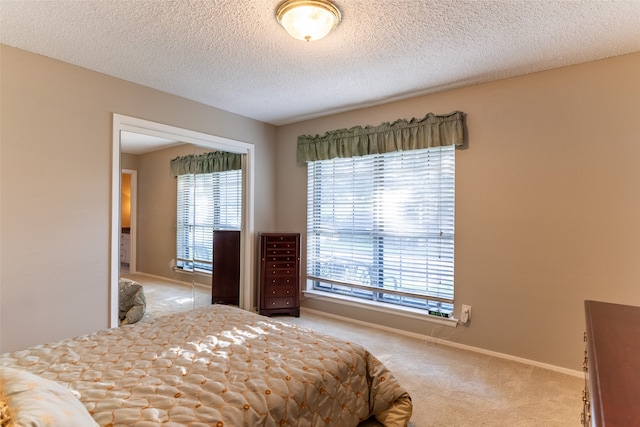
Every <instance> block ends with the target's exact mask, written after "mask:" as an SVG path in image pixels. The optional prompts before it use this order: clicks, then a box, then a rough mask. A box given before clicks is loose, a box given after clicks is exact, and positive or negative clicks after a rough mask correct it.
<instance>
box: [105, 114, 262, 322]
mask: <svg viewBox="0 0 640 427" xmlns="http://www.w3.org/2000/svg"><path fill="white" fill-rule="evenodd" d="M127 132H131V133H136V134H141V135H147V136H151V137H156V138H166V139H172V140H174V141H180V142H182V143H186V144H193V145H194V146H198V147H203V148H206V149H212V150H219V151H227V152H231V153H237V154H241V155H242V187H243V189H242V199H243V200H242V213H241V216H242V226H241V242H240V283H241V286H240V304H239V305H240V308H244V309H246V310H251V309H253V308H254V307H255V305H256V304H255V301H256V295H255V292H256V291H255V286H253V285H254V281H255V279H254V277H255V274H254V264H255V262H254V257H255V255H254V252H255V249H254V248H255V230H254V210H255V208H254V197H255V196H254V188H255V183H254V181H255V178H254V176H255V172H254V170H255V148H254V146H253V144H250V143H246V142H242V141H237V140H232V139H228V138H224V137H220V136H216V135H210V134H204V133H201V132H196V131H192V130H188V129H182V128H177V127H174V126H169V125H165V124H162V123H156V122H150V121H148V120H143V119H137V118H134V117H128V116H123V115H120V114H114V115H113V145H112V183H111V239H110V241H111V247H110V257H109V258H110V268H109V286H110V289H109V326H110V327H117V326H118V299H119V292H118V291H119V286H118V282H119V277H120V238H121V234H122V227H121V197H122V194H121V193H122V186H121V181H122V169H121V168H122V156H121V155H122V153H121V135H122V134H123V133H127ZM136 216H137V215H134V218H135V217H136ZM134 227H136V225H135V224H134ZM136 234H137V233H136ZM134 244H135V243H134ZM132 253H135V247H133V248H132ZM130 261H131V259H130ZM133 261H134V264H132V263H131V262H130V268H134V269H135V257H134V258H133Z"/></svg>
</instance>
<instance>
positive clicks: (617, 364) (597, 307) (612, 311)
mask: <svg viewBox="0 0 640 427" xmlns="http://www.w3.org/2000/svg"><path fill="white" fill-rule="evenodd" d="M585 315H586V325H587V332H586V333H585V340H586V342H587V349H586V352H585V360H584V369H585V372H586V378H587V382H586V385H585V391H584V394H583V401H584V410H583V414H582V423H583V425H588V426H597V427H601V426H606V427H629V426H637V425H640V401H639V400H638V396H640V307H633V306H629V305H621V304H611V303H604V302H597V301H585Z"/></svg>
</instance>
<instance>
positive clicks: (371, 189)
mask: <svg viewBox="0 0 640 427" xmlns="http://www.w3.org/2000/svg"><path fill="white" fill-rule="evenodd" d="M454 196H455V147H454V146H446V147H436V148H428V149H421V150H411V151H396V152H391V153H386V154H381V155H367V156H362V157H350V158H335V159H331V160H321V161H314V162H309V163H308V200H307V208H308V211H307V212H308V218H307V224H308V230H307V248H308V256H307V275H308V279H309V280H311V281H312V283H313V287H314V289H316V290H320V291H326V292H334V293H338V294H346V295H349V296H354V297H361V298H366V299H371V300H375V301H382V302H386V303H394V304H400V305H405V306H411V307H418V308H424V309H430V308H433V307H438V308H440V307H441V306H442V304H443V303H444V304H445V308H452V306H451V305H450V304H451V303H453V285H454V283H453V264H454Z"/></svg>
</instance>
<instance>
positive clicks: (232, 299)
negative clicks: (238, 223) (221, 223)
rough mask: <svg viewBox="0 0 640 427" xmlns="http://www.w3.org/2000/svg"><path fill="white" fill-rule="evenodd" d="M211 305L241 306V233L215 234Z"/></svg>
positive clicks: (225, 231) (222, 231)
mask: <svg viewBox="0 0 640 427" xmlns="http://www.w3.org/2000/svg"><path fill="white" fill-rule="evenodd" d="M211 304H229V305H239V304H240V231H232V230H216V231H214V232H213V273H212V274H211Z"/></svg>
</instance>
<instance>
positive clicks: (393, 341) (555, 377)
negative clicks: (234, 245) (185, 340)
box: [127, 275, 584, 427]
mask: <svg viewBox="0 0 640 427" xmlns="http://www.w3.org/2000/svg"><path fill="white" fill-rule="evenodd" d="M127 277H129V278H131V279H133V280H137V281H139V282H140V283H142V284H143V285H144V286H145V295H146V297H147V314H145V317H144V318H143V320H142V321H148V320H151V319H153V318H155V317H157V316H159V315H162V314H168V313H172V312H175V311H182V310H185V309H186V310H188V309H191V308H192V307H201V306H205V305H208V304H210V302H211V297H210V293H209V291H208V290H206V289H203V288H197V287H196V288H193V289H192V288H190V287H188V286H183V285H175V284H173V285H172V284H171V282H170V281H163V280H160V279H155V278H150V277H149V276H144V275H127ZM275 319H276V320H280V321H283V322H289V323H294V324H296V325H299V326H303V327H306V328H309V329H315V330H317V331H320V332H324V333H327V334H329V335H333V336H335V337H337V338H341V339H344V340H350V341H353V342H357V343H359V344H361V345H363V346H365V347H366V348H367V349H368V350H369V351H371V353H373V354H374V355H376V356H377V357H378V359H380V360H381V361H382V362H383V363H384V364H385V365H387V367H389V369H390V370H391V371H392V372H393V374H394V375H395V376H396V377H397V378H398V380H399V381H400V383H401V384H402V385H403V386H404V387H405V389H406V390H407V391H408V392H409V394H410V395H411V397H412V400H413V405H414V409H413V417H412V418H411V423H410V426H411V427H435V426H437V427H478V426H486V427H502V426H504V427H540V426H544V427H571V426H580V413H581V410H582V400H581V398H582V389H583V387H584V379H581V378H579V377H574V376H569V375H564V374H561V373H557V372H553V371H549V370H546V369H542V368H537V367H533V366H530V365H524V364H521V363H516V362H513V361H509V360H505V359H501V358H497V357H491V356H487V355H483V354H480V353H475V352H470V351H465V350H460V349H456V348H453V347H447V346H444V345H436V344H432V343H429V342H427V341H426V340H420V339H416V338H412V337H406V336H403V335H398V334H394V333H391V332H387V331H383V330H380V329H375V328H370V327H366V326H361V325H358V324H354V323H350V322H342V321H340V320H336V319H332V318H329V317H325V316H321V315H318V314H316V313H310V312H307V311H305V310H303V311H302V313H301V316H300V317H299V318H295V317H288V316H282V317H277V318H275ZM577 357H579V355H578V356H577ZM365 425H366V426H375V425H379V424H377V423H375V422H366V423H363V424H361V427H363V426H365Z"/></svg>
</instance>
